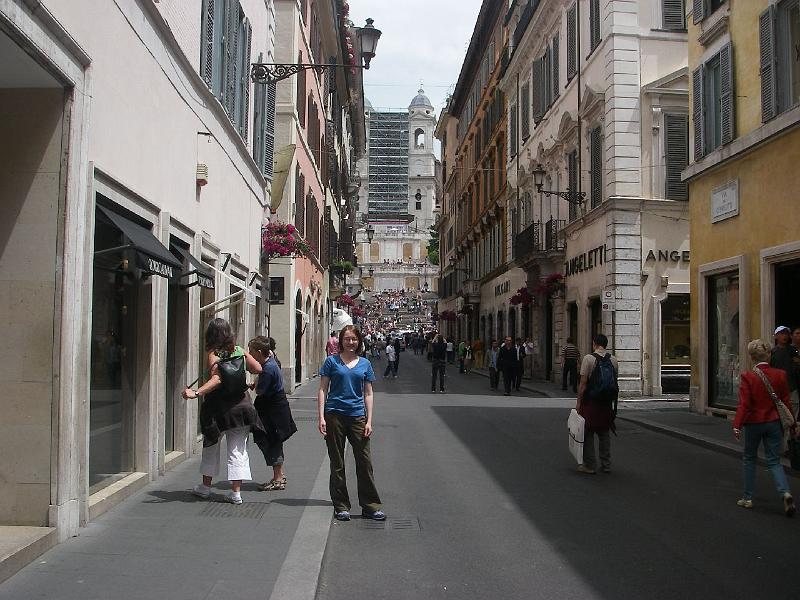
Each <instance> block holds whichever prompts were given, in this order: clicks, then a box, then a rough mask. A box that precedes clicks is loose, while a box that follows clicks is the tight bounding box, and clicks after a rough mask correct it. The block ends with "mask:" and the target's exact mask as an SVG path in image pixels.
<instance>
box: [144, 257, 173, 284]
mask: <svg viewBox="0 0 800 600" xmlns="http://www.w3.org/2000/svg"><path fill="white" fill-rule="evenodd" d="M147 270H148V271H150V272H151V273H154V274H156V275H161V276H163V277H166V278H167V279H172V276H173V273H174V270H173V268H172V267H171V266H170V265H168V264H165V263H163V262H161V261H158V260H155V259H154V258H148V259H147Z"/></svg>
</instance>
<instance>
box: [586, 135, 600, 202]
mask: <svg viewBox="0 0 800 600" xmlns="http://www.w3.org/2000/svg"><path fill="white" fill-rule="evenodd" d="M589 144H590V147H589V152H590V154H591V161H592V166H591V174H590V175H591V194H592V208H594V207H595V206H599V205H600V203H601V202H602V201H603V146H602V135H601V133H600V128H599V127H595V128H594V129H592V132H591V134H590V136H589Z"/></svg>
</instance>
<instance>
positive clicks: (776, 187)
mask: <svg viewBox="0 0 800 600" xmlns="http://www.w3.org/2000/svg"><path fill="white" fill-rule="evenodd" d="M688 4H689V5H692V4H693V6H690V7H689V8H690V18H689V19H688V28H689V68H690V71H691V74H692V77H691V102H692V111H691V112H692V124H691V127H690V136H691V137H692V139H691V141H690V147H693V148H694V152H693V157H692V161H691V162H690V164H689V166H688V168H687V169H686V170H685V171H684V173H683V178H684V180H685V181H687V182H688V184H689V200H690V211H691V248H692V258H691V260H692V266H691V320H692V331H693V332H697V335H692V348H691V355H692V365H693V366H692V388H691V399H692V407H693V409H694V410H696V411H698V412H721V413H725V412H729V411H731V410H734V409H735V408H736V404H737V401H738V398H737V393H738V381H739V374H740V373H741V371H743V370H745V369H747V368H749V366H750V365H749V359H748V357H747V352H746V347H747V343H748V342H749V341H750V340H751V339H755V338H762V339H764V340H768V341H770V342H772V341H773V331H774V329H775V327H776V326H777V325H787V326H789V327H792V328H794V327H797V326H800V203H798V195H800V2H799V1H798V0H747V1H742V0H694V2H693V3H691V2H689V3H688Z"/></svg>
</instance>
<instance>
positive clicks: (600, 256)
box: [564, 244, 608, 277]
mask: <svg viewBox="0 0 800 600" xmlns="http://www.w3.org/2000/svg"><path fill="white" fill-rule="evenodd" d="M606 252H608V247H607V246H606V245H605V244H603V245H602V246H598V247H597V248H593V249H592V250H589V251H588V252H584V253H583V254H579V255H578V256H575V257H574V258H571V259H569V260H568V261H566V262H565V263H564V277H569V276H570V275H575V274H577V273H583V272H584V271H590V270H592V269H594V268H595V267H596V266H598V265H602V264H603V263H604V262H605V260H606Z"/></svg>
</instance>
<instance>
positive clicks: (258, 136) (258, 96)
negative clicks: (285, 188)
mask: <svg viewBox="0 0 800 600" xmlns="http://www.w3.org/2000/svg"><path fill="white" fill-rule="evenodd" d="M263 61H264V55H263V54H259V55H258V62H263ZM266 88H267V86H266V85H265V84H263V83H256V84H254V89H253V161H255V163H256V165H258V167H259V169H261V165H262V164H263V163H264V116H265V115H264V113H265V110H266V103H267V89H266Z"/></svg>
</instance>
